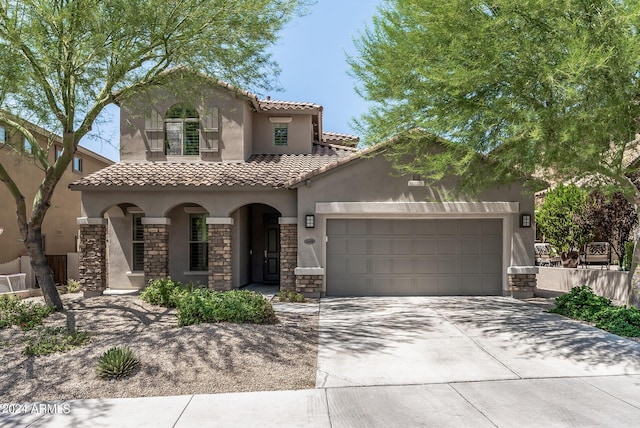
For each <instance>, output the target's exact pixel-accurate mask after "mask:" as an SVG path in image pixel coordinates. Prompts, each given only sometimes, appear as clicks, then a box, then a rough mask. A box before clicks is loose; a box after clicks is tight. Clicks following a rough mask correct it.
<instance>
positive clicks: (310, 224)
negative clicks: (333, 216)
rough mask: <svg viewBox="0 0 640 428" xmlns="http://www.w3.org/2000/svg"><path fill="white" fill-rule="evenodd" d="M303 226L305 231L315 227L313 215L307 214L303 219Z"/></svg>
mask: <svg viewBox="0 0 640 428" xmlns="http://www.w3.org/2000/svg"><path fill="white" fill-rule="evenodd" d="M304 226H305V227H306V228H307V229H312V228H314V227H316V216H314V215H313V214H307V215H306V216H305V218H304Z"/></svg>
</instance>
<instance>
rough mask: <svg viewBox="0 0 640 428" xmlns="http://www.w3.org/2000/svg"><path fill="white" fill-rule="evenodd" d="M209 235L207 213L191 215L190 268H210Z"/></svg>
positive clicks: (194, 269)
mask: <svg viewBox="0 0 640 428" xmlns="http://www.w3.org/2000/svg"><path fill="white" fill-rule="evenodd" d="M208 235H209V228H208V227H207V216H206V214H191V215H189V270H191V271H206V270H208V269H209V242H208V239H209V238H208Z"/></svg>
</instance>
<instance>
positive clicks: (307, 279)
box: [296, 275, 324, 297]
mask: <svg viewBox="0 0 640 428" xmlns="http://www.w3.org/2000/svg"><path fill="white" fill-rule="evenodd" d="M323 279H324V276H322V275H297V276H296V291H297V292H298V293H300V294H302V295H304V296H305V297H322V296H321V295H322V281H323Z"/></svg>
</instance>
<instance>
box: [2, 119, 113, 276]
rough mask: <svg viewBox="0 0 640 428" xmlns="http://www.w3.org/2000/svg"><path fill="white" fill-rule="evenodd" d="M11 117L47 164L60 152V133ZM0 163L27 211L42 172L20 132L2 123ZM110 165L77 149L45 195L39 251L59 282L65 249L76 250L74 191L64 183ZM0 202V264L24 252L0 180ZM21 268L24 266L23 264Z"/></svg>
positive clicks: (10, 200)
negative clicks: (47, 197)
mask: <svg viewBox="0 0 640 428" xmlns="http://www.w3.org/2000/svg"><path fill="white" fill-rule="evenodd" d="M15 119H16V120H18V121H19V122H20V124H21V125H22V126H24V127H25V128H27V129H28V130H29V131H30V132H31V133H32V134H33V135H34V136H35V138H36V140H37V141H38V143H39V144H40V147H41V148H42V149H43V150H45V151H47V156H48V159H49V162H51V163H53V162H54V161H55V159H56V158H57V156H58V154H59V153H60V152H61V150H62V139H61V138H60V136H58V135H55V134H53V133H51V132H49V131H47V130H46V129H43V128H41V127H39V126H36V125H35V124H33V123H30V122H28V121H26V120H22V119H19V118H15ZM0 164H2V166H3V167H4V168H5V169H6V171H7V173H8V174H9V175H10V176H11V177H12V178H13V180H14V181H15V182H16V183H17V185H18V187H19V189H20V191H21V192H22V194H23V195H24V196H25V198H26V201H27V210H28V211H29V212H30V209H31V205H32V204H33V198H34V197H35V194H36V191H37V190H38V186H39V185H40V183H41V182H42V179H43V177H44V174H43V172H42V170H41V169H40V168H41V167H40V166H39V165H38V163H37V162H36V161H35V160H34V158H33V155H32V154H31V147H30V144H29V142H28V141H27V140H26V139H25V137H24V135H22V134H21V133H20V132H19V131H18V130H16V129H13V128H12V127H11V126H9V125H8V124H6V123H3V122H0ZM112 164H113V161H111V160H109V159H107V158H105V157H103V156H100V155H99V154H97V153H94V152H92V151H90V150H87V149H85V148H84V147H78V150H77V151H76V153H75V155H74V158H73V162H72V164H71V165H69V168H68V169H67V170H66V171H65V173H64V174H63V176H62V178H61V179H60V182H59V183H58V185H57V187H56V190H55V192H54V194H53V197H52V198H51V207H50V208H49V211H48V212H47V215H46V217H45V219H44V222H43V225H42V235H43V247H44V251H45V253H46V254H47V256H48V258H49V261H50V263H51V264H52V268H53V270H54V274H55V275H56V276H55V279H56V282H58V283H64V280H65V278H66V269H65V260H66V256H67V253H73V252H75V251H76V250H77V248H76V247H77V240H78V224H77V218H78V215H80V195H79V194H78V193H77V192H72V191H71V190H69V188H68V186H69V184H70V183H71V182H73V181H75V180H77V179H79V178H82V177H84V176H86V175H88V174H91V173H93V172H95V171H98V170H99V169H101V168H104V167H106V166H109V165H112ZM0 201H1V203H0V228H2V233H1V234H0V264H3V263H9V262H13V261H16V260H17V259H18V257H20V256H25V255H26V254H27V250H26V248H25V246H24V244H23V243H22V241H21V236H20V231H19V229H18V223H17V219H16V205H15V202H14V199H13V197H12V195H11V193H10V192H9V189H7V187H6V186H5V185H4V183H0ZM17 265H18V264H17V263H16V266H17ZM23 268H24V269H28V267H27V266H23ZM5 273H11V272H5ZM13 273H16V272H13ZM30 285H31V284H30Z"/></svg>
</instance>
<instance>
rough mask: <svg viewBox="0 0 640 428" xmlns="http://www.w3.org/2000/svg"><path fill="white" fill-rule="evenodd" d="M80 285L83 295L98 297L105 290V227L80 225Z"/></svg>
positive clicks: (100, 225) (101, 225) (102, 225)
mask: <svg viewBox="0 0 640 428" xmlns="http://www.w3.org/2000/svg"><path fill="white" fill-rule="evenodd" d="M78 271H79V276H80V285H81V286H82V290H83V292H84V293H85V295H100V294H102V292H103V291H104V290H105V289H106V288H107V226H106V225H104V224H81V225H80V259H79V266H78Z"/></svg>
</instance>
